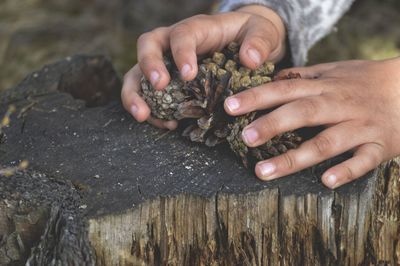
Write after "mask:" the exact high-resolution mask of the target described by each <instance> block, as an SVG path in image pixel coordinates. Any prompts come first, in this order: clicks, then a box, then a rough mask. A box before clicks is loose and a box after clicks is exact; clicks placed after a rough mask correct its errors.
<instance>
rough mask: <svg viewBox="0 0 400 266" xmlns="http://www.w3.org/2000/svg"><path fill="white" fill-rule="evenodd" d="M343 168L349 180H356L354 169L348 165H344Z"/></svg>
mask: <svg viewBox="0 0 400 266" xmlns="http://www.w3.org/2000/svg"><path fill="white" fill-rule="evenodd" d="M343 170H344V172H345V173H346V174H345V179H346V181H347V182H349V181H352V180H354V179H355V178H356V177H355V175H354V173H353V170H352V169H351V168H350V167H349V166H348V165H343Z"/></svg>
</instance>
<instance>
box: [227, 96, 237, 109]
mask: <svg viewBox="0 0 400 266" xmlns="http://www.w3.org/2000/svg"><path fill="white" fill-rule="evenodd" d="M225 103H226V106H227V107H228V109H229V111H231V112H234V111H236V110H237V109H239V107H240V103H239V100H238V99H237V98H234V97H230V98H228V99H226V100H225Z"/></svg>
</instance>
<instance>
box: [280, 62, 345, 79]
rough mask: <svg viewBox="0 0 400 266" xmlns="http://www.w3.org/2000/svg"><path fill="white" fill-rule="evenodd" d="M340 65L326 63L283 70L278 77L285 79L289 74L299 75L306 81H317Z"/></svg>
mask: <svg viewBox="0 0 400 266" xmlns="http://www.w3.org/2000/svg"><path fill="white" fill-rule="evenodd" d="M337 65H338V63H336V62H333V63H325V64H318V65H313V66H309V67H292V68H288V69H283V70H281V71H279V72H278V74H276V77H277V78H279V77H285V76H287V75H288V74H289V73H299V74H300V75H301V77H302V78H305V79H315V78H319V77H320V76H322V74H323V73H324V72H326V71H329V70H332V69H334V68H335V67H337Z"/></svg>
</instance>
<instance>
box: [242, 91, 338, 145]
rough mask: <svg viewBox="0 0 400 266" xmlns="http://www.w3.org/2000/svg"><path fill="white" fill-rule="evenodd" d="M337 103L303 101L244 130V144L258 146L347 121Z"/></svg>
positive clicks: (317, 99)
mask: <svg viewBox="0 0 400 266" xmlns="http://www.w3.org/2000/svg"><path fill="white" fill-rule="evenodd" d="M337 106H338V104H337V103H336V102H335V101H334V100H329V99H327V98H326V97H324V96H315V97H308V98H303V99H300V100H297V101H294V102H291V103H288V104H285V105H283V106H281V107H279V108H278V109H275V110H274V111H272V112H270V113H268V114H266V115H264V116H262V117H260V118H258V119H256V120H255V121H253V122H252V123H251V124H250V125H248V126H247V127H245V128H244V130H243V132H242V137H243V141H244V142H245V143H246V145H248V146H249V147H256V146H259V145H261V144H263V143H265V142H267V141H268V140H270V139H272V138H273V137H274V136H276V135H279V134H282V133H284V132H288V131H292V130H295V129H298V128H303V127H312V126H319V125H325V124H337V123H339V122H341V121H343V120H344V119H345V114H346V113H345V112H343V110H340V111H339V108H338V107H337Z"/></svg>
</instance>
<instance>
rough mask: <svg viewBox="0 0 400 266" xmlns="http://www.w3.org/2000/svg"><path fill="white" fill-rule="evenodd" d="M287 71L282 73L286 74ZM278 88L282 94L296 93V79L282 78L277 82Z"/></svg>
mask: <svg viewBox="0 0 400 266" xmlns="http://www.w3.org/2000/svg"><path fill="white" fill-rule="evenodd" d="M286 74H288V72H283V73H282V75H286ZM278 83H279V84H280V85H279V90H280V92H281V94H282V95H293V94H295V93H296V91H297V88H298V81H297V80H294V79H288V80H284V81H282V82H278Z"/></svg>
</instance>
